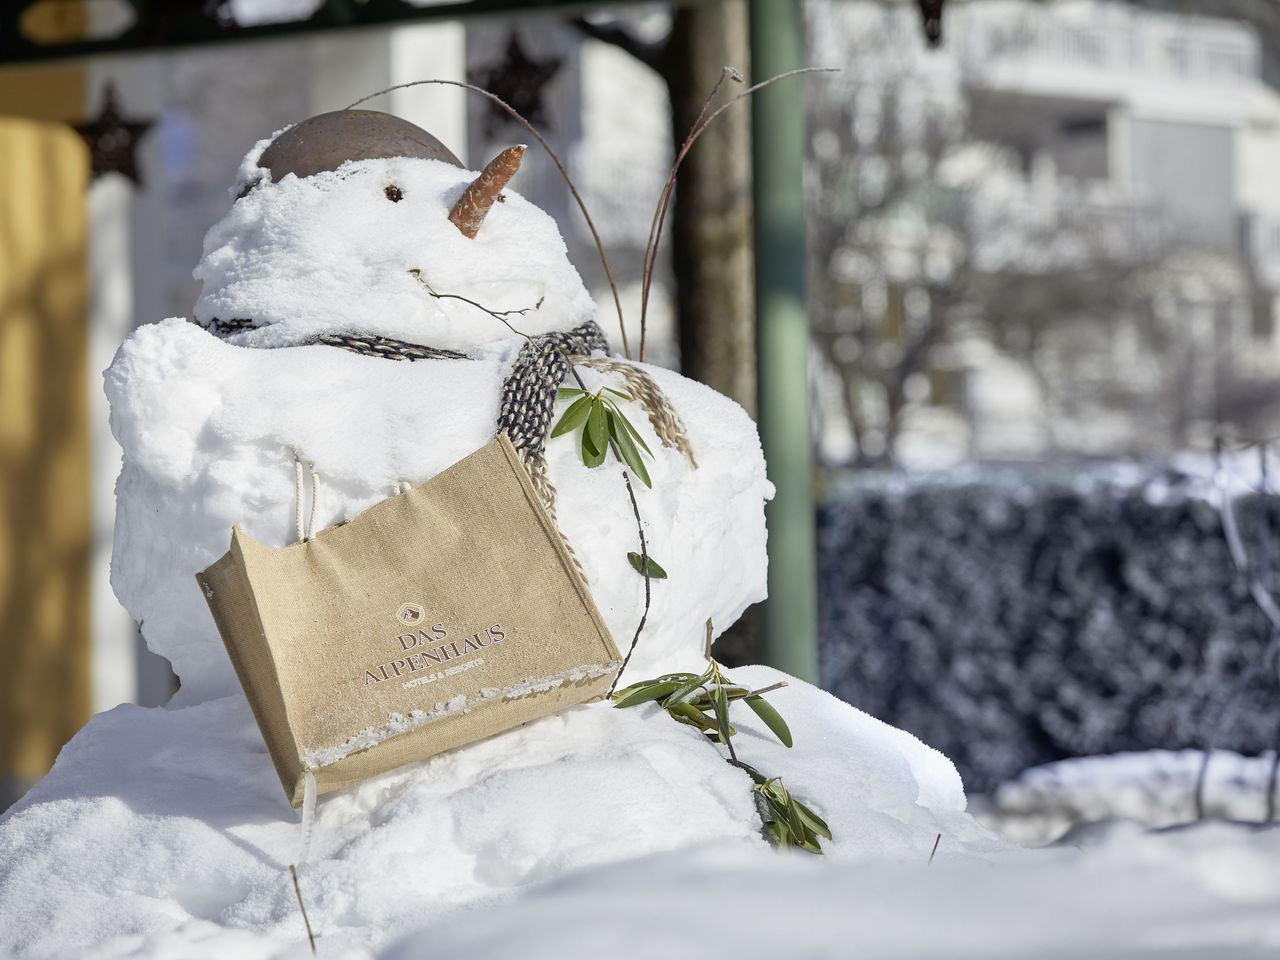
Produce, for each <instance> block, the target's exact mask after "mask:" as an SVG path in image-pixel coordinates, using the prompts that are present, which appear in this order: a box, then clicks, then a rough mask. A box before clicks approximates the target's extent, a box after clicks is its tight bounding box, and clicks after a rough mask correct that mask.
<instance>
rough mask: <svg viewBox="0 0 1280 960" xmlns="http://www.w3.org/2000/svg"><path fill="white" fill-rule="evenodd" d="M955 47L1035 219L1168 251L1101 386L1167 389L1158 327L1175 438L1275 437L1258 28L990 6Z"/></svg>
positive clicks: (976, 104) (1272, 200)
mask: <svg viewBox="0 0 1280 960" xmlns="http://www.w3.org/2000/svg"><path fill="white" fill-rule="evenodd" d="M954 40H955V42H954V50H955V55H956V56H957V57H958V58H959V59H960V60H961V62H962V64H964V65H965V67H966V74H967V75H968V76H970V77H972V78H973V88H972V91H973V92H972V96H973V107H972V110H973V116H974V117H975V119H976V121H977V125H978V129H979V132H980V133H981V134H982V135H985V136H988V137H990V138H991V139H992V140H993V141H995V142H998V143H1004V144H1007V145H1009V146H1011V147H1012V148H1014V149H1016V150H1017V151H1019V153H1020V155H1021V158H1022V163H1023V169H1024V171H1025V173H1026V180H1025V181H1024V183H1025V191H1024V195H1023V196H1022V197H1019V198H1016V199H1015V200H1014V201H1013V202H1015V203H1020V204H1022V205H1023V206H1024V214H1025V215H1027V216H1030V217H1037V216H1048V217H1051V218H1057V219H1059V220H1065V219H1067V218H1072V217H1074V218H1077V219H1085V218H1088V219H1092V220H1093V221H1095V222H1096V224H1097V226H1096V228H1095V229H1096V230H1097V231H1098V232H1099V233H1101V232H1103V231H1105V230H1106V229H1107V228H1108V227H1117V228H1118V229H1119V230H1120V235H1121V237H1123V239H1124V242H1125V243H1126V244H1127V245H1129V246H1130V247H1131V250H1132V248H1142V247H1144V246H1145V247H1147V248H1151V247H1153V246H1155V247H1157V248H1158V249H1157V251H1156V252H1157V253H1158V255H1159V258H1160V260H1161V261H1162V262H1161V265H1160V269H1159V279H1158V281H1156V282H1157V284H1158V286H1157V287H1156V288H1155V289H1153V292H1152V296H1151V299H1150V302H1149V306H1150V313H1149V314H1147V315H1142V314H1137V315H1132V316H1128V317H1122V318H1118V320H1117V323H1116V324H1115V325H1114V327H1113V329H1112V335H1111V338H1110V342H1109V344H1108V347H1109V349H1108V354H1109V357H1108V360H1109V363H1099V364H1097V368H1098V369H1097V370H1096V374H1097V376H1098V379H1099V381H1100V382H1098V383H1095V384H1093V385H1091V386H1092V388H1093V389H1095V390H1102V391H1104V392H1106V391H1108V390H1112V391H1114V392H1116V393H1118V394H1120V395H1124V394H1129V395H1131V396H1132V397H1134V398H1137V397H1141V396H1143V395H1149V394H1152V393H1160V392H1161V387H1162V384H1161V382H1160V379H1161V378H1162V377H1163V376H1165V375H1167V373H1168V370H1156V369H1148V367H1150V366H1151V360H1152V357H1151V352H1150V351H1149V350H1147V349H1145V347H1146V345H1147V342H1148V341H1149V340H1150V339H1151V336H1150V334H1149V333H1148V332H1146V331H1143V330H1141V329H1139V328H1140V327H1141V326H1142V325H1144V324H1149V325H1153V326H1159V327H1160V328H1162V331H1163V333H1164V335H1165V336H1166V337H1167V338H1169V339H1171V340H1172V343H1170V344H1169V345H1168V347H1167V350H1168V354H1169V356H1167V357H1166V358H1165V359H1166V362H1169V361H1172V362H1173V363H1174V364H1176V366H1177V370H1176V382H1177V384H1178V389H1177V391H1176V392H1175V394H1174V395H1173V396H1170V397H1169V398H1168V401H1169V404H1170V407H1169V413H1170V416H1171V418H1173V419H1174V421H1175V422H1174V423H1172V424H1171V425H1170V439H1171V440H1173V441H1174V442H1179V441H1181V442H1182V443H1193V444H1206V443H1207V442H1208V440H1209V438H1210V437H1211V435H1212V432H1213V430H1214V429H1215V428H1216V427H1217V426H1218V425H1220V424H1222V423H1223V422H1224V421H1228V422H1232V423H1234V424H1235V425H1236V426H1238V427H1240V428H1242V429H1244V430H1253V431H1254V432H1255V434H1257V432H1258V431H1260V430H1264V429H1265V427H1266V424H1267V422H1270V423H1272V424H1274V423H1275V422H1276V419H1277V418H1278V417H1280V405H1277V404H1276V403H1274V402H1267V399H1268V398H1267V395H1268V394H1274V393H1275V387H1276V384H1277V382H1280V336H1277V330H1276V322H1275V315H1276V299H1277V293H1280V176H1277V171H1280V93H1278V92H1277V91H1276V90H1274V89H1273V88H1271V87H1270V86H1268V85H1267V84H1266V83H1264V81H1263V74H1262V54H1261V49H1260V44H1259V38H1258V36H1257V34H1256V31H1255V30H1254V29H1253V28H1252V27H1250V26H1248V25H1246V24H1243V23H1236V22H1232V21H1227V20H1217V19H1209V18H1201V17H1187V16H1174V15H1169V14H1160V13H1153V12H1150V11H1143V10H1137V9H1133V8H1131V7H1128V6H1122V5H1119V4H1114V3H1101V2H1081V3H1069V4H1063V5H1057V6H1053V7H1052V8H1049V7H1039V8H1036V9H1028V8H1026V7H1025V6H1022V5H1019V6H1016V7H1015V6H1011V5H1008V4H991V5H970V6H967V7H965V8H964V9H963V10H962V11H961V13H960V15H958V16H957V17H956V22H955V32H954ZM1130 252H1131V251H1130ZM1124 253H1125V251H1123V250H1121V251H1120V252H1119V253H1118V254H1117V255H1119V256H1123V255H1124ZM1072 372H1073V373H1074V374H1075V375H1076V376H1079V375H1080V371H1079V369H1078V368H1073V369H1072ZM1061 375H1071V374H1070V373H1068V372H1067V371H1065V370H1064V371H1063V372H1062V374H1061ZM1108 380H1109V381H1111V383H1107V382H1106V381H1108ZM989 392H990V391H989V390H988V393H989ZM1138 428H1139V427H1137V426H1136V425H1134V424H1123V423H1119V424H1115V425H1114V426H1111V425H1108V426H1107V427H1105V428H1104V429H1107V430H1111V429H1115V430H1118V431H1122V432H1123V431H1131V430H1133V429H1138ZM1108 439H1110V438H1106V437H1102V436H1100V437H1098V438H1097V440H1096V441H1095V442H1097V443H1098V444H1099V445H1100V446H1103V447H1104V448H1105V444H1106V442H1107V440H1108ZM1117 439H1118V438H1117ZM1079 442H1080V443H1081V444H1082V445H1083V446H1084V447H1085V448H1086V449H1087V448H1088V446H1089V445H1090V440H1089V438H1087V437H1080V440H1079ZM980 444H981V441H979V445H980Z"/></svg>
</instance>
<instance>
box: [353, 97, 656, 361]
mask: <svg viewBox="0 0 1280 960" xmlns="http://www.w3.org/2000/svg"><path fill="white" fill-rule="evenodd" d="M428 84H436V85H439V86H446V87H460V88H461V89H463V90H470V91H471V92H472V93H478V94H480V96H482V97H487V98H488V99H489V100H490V102H492V103H496V104H497V105H498V106H499V107H500V108H502V109H503V110H505V111H506V113H507V115H508V116H510V117H511V119H513V120H515V121H516V123H518V124H520V125H521V126H522V127H524V128H525V129H526V130H528V131H529V133H530V135H531V136H532V137H533V138H534V139H535V140H537V141H538V143H539V145H540V146H541V147H542V149H543V150H545V151H547V156H549V157H550V158H551V162H552V163H554V164H555V165H556V169H557V170H559V171H560V176H561V177H562V178H564V182H565V184H566V185H567V186H568V187H569V193H571V194H572V195H573V199H574V201H575V202H576V203H577V204H578V209H579V210H581V211H582V217H583V219H584V220H586V221H587V229H589V230H590V231H591V239H592V240H594V241H595V245H596V252H597V253H599V254H600V263H601V265H602V266H603V267H604V275H605V277H606V278H607V279H608V281H609V289H610V291H612V293H613V305H614V307H615V308H616V309H617V311H618V329H619V331H621V333H622V352H623V353H624V354H625V355H626V357H627V359H628V360H630V359H631V344H630V342H629V341H628V339H627V325H626V322H625V321H624V320H623V319H622V298H621V296H619V294H618V284H617V282H616V281H615V280H614V279H613V269H612V268H611V267H610V266H609V258H608V257H607V256H606V255H605V252H604V242H603V241H602V240H601V239H600V232H599V231H598V230H597V229H596V224H595V221H594V220H592V219H591V214H590V213H588V212H587V204H586V201H585V200H583V199H582V194H580V193H578V188H577V187H576V186H575V185H574V183H573V178H572V177H570V176H569V171H568V170H566V169H565V165H564V163H563V162H562V161H561V160H560V156H559V155H558V154H557V153H556V152H555V151H554V150H552V149H551V144H549V143H547V141H546V139H545V138H544V137H543V136H542V134H541V133H539V132H538V129H537V128H536V127H535V126H534V125H533V124H532V123H530V122H529V121H528V120H526V119H525V118H524V117H523V116H521V114H520V112H519V111H518V110H516V108H515V107H513V106H511V104H509V103H507V101H505V100H503V99H502V98H501V97H499V96H498V95H497V94H496V93H490V92H489V91H488V90H486V89H485V88H484V87H478V86H476V85H475V84H474V83H463V82H462V81H461V80H412V81H410V82H409V83H397V84H396V85H395V86H393V87H387V88H386V89H385V90H379V91H378V92H377V93H371V94H369V95H368V96H367V97H361V98H360V99H359V100H357V101H356V102H355V103H353V104H351V105H350V106H348V107H346V108H345V109H347V110H351V109H353V108H355V107H358V106H360V104H362V103H365V102H367V101H369V100H372V99H374V98H375V97H381V96H382V95H383V94H387V93H391V92H392V91H394V90H403V89H405V88H406V87H420V86H426V85H428Z"/></svg>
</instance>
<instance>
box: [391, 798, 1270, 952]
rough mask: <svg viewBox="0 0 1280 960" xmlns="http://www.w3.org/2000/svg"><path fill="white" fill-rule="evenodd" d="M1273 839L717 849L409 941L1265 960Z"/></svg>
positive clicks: (1231, 832)
mask: <svg viewBox="0 0 1280 960" xmlns="http://www.w3.org/2000/svg"><path fill="white" fill-rule="evenodd" d="M1278 857H1280V828H1276V827H1272V828H1270V829H1259V828H1254V827H1250V826H1248V825H1239V824H1226V823H1209V824H1204V825H1202V826H1198V827H1195V828H1191V829H1185V830H1177V831H1170V832H1164V833H1151V832H1146V831H1144V830H1143V829H1142V828H1140V827H1137V826H1135V825H1133V824H1126V823H1113V824H1107V825H1103V826H1099V827H1098V828H1096V829H1095V830H1093V831H1090V832H1089V833H1087V834H1084V833H1082V834H1081V835H1080V836H1079V837H1077V838H1076V840H1075V845H1071V846H1064V847H1061V848H1056V849H1053V850H1045V851H1035V852H1025V851H1021V852H1018V853H1016V854H1009V855H1006V856H1001V857H998V858H990V859H976V858H973V857H965V856H959V855H955V854H953V853H951V852H949V851H948V850H947V848H946V846H943V847H941V848H940V849H939V853H938V856H937V858H936V859H935V861H934V862H933V863H932V864H928V863H927V858H926V859H925V860H906V859H904V860H902V861H900V862H897V863H888V862H883V861H881V862H877V863H845V862H831V861H827V862H822V861H818V860H816V859H814V858H810V859H804V858H802V857H799V856H792V857H776V856H769V855H767V854H761V853H759V852H757V851H751V850H746V849H743V848H740V847H736V848H735V847H729V846H727V845H722V844H720V845H708V846H707V847H704V848H702V849H699V850H696V851H683V852H680V853H675V854H662V855H657V856H654V857H651V858H649V859H647V860H644V861H641V862H639V863H627V864H620V865H615V866H610V867H604V868H600V869H597V870H593V871H589V872H584V873H579V874H575V875H574V876H572V877H570V878H567V879H566V880H564V881H562V882H559V883H557V884H554V885H551V886H548V887H546V888H544V889H542V890H539V891H537V892H535V893H534V894H532V895H531V896H528V897H525V898H523V899H521V900H519V901H517V902H515V903H513V904H511V905H510V906H507V907H504V908H502V909H497V910H489V911H485V913H484V914H483V915H482V916H476V915H465V916H462V917H458V918H456V919H455V920H453V921H451V922H449V923H446V924H443V925H438V926H433V927H431V928H429V929H426V930H423V931H422V932H420V933H418V934H416V935H414V936H411V937H408V938H406V939H405V940H403V941H402V942H401V943H399V944H398V945H397V946H396V947H394V948H393V949H391V950H388V951H386V952H384V953H383V954H382V958H383V960H411V958H417V957H422V956H425V955H428V954H430V955H431V956H446V957H511V956H519V957H521V958H522V960H560V958H563V957H574V956H588V955H590V954H591V953H593V952H595V951H607V954H608V955H609V956H610V957H620V958H632V957H634V958H643V957H662V956H668V957H683V956H702V955H703V954H704V953H705V954H706V955H710V956H718V957H734V958H760V960H766V958H768V960H776V958H781V957H785V958H802V960H809V958H815V960H816V958H835V957H864V958H902V960H923V958H943V957H950V958H973V960H977V958H982V960H994V958H1009V960H1015V958H1016V960H1025V958H1029V957H1035V958H1040V960H1045V958H1068V957H1070V958H1079V960H1093V958H1099V957H1106V958H1115V957H1179V958H1191V957H1202V958H1205V960H1211V958H1212V960H1218V958H1232V957H1259V958H1261V957H1274V956H1275V955H1276V952H1277V951H1280V909H1278V908H1277V904H1280V870H1277V869H1276V862H1277V858H1278Z"/></svg>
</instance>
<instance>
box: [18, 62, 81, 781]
mask: <svg viewBox="0 0 1280 960" xmlns="http://www.w3.org/2000/svg"><path fill="white" fill-rule="evenodd" d="M32 73H36V71H32ZM40 73H42V74H43V75H44V76H45V77H49V76H54V75H55V74H54V73H53V72H49V71H41V72H40ZM66 73H70V74H72V76H73V77H74V78H75V80H76V81H77V83H75V84H73V83H70V82H63V81H59V83H56V84H54V85H53V88H52V89H51V88H50V87H48V86H45V87H43V88H42V89H43V92H42V93H41V94H40V97H41V99H40V103H39V104H38V109H36V106H37V105H36V104H35V103H34V101H33V102H31V103H28V104H27V106H28V107H30V108H31V109H29V110H27V111H24V112H28V113H35V114H37V115H54V116H64V117H77V116H79V115H80V114H81V113H82V110H83V80H82V75H81V74H80V73H79V71H66ZM37 86H38V85H36V86H33V83H32V81H31V78H30V77H29V76H21V77H20V76H18V75H17V74H15V73H5V74H0V109H3V108H5V107H8V108H10V109H13V108H14V106H15V104H16V103H20V102H21V101H22V100H23V99H24V97H25V92H26V91H30V90H32V89H36V88H37ZM73 97H79V99H80V101H81V102H80V103H79V104H76V103H72V102H68V101H69V100H70V99H71V98H73ZM87 175H88V153H87V150H86V149H85V147H84V145H83V143H82V141H81V140H80V138H79V137H78V136H77V135H76V134H75V132H74V131H72V130H71V129H70V128H69V127H67V126H65V125H63V124H57V123H46V122H39V121H34V120H29V119H19V118H15V117H12V116H0V664H3V668H2V669H0V777H16V778H17V779H18V780H19V781H25V782H31V781H33V780H35V779H37V778H38V777H40V776H41V775H43V774H44V772H45V771H46V770H47V769H48V767H49V765H50V764H51V763H52V762H53V759H54V757H55V756H56V755H57V752H58V750H59V749H60V748H61V746H62V744H63V743H65V742H66V740H67V739H68V738H69V737H70V736H71V735H72V734H73V733H75V731H76V730H78V729H79V728H80V726H81V724H83V723H84V721H85V720H86V719H87V718H88V716H89V710H90V677H89V664H90V656H89V641H90V637H89V630H90V627H89V557H90V526H89V522H90V516H89V476H90V459H89V458H90V452H89V425H88V415H87V413H88V411H87V398H86V389H87V386H86V384H87V374H86V364H87V362H88V358H87V347H88V343H87V322H86V316H87V289H86V288H87V263H86V255H87V250H86V247H87V207H86V202H85V191H86V178H87Z"/></svg>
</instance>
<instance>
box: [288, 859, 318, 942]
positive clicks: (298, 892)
mask: <svg viewBox="0 0 1280 960" xmlns="http://www.w3.org/2000/svg"><path fill="white" fill-rule="evenodd" d="M289 872H290V873H291V874H293V892H294V895H295V896H296V897H297V898H298V909H299V910H301V911H302V922H303V923H304V924H306V927H307V940H308V942H310V944H311V955H312V956H315V953H316V937H315V934H314V933H312V932H311V918H310V917H308V916H307V905H306V904H305V903H303V901H302V884H301V883H300V882H299V881H298V868H297V867H296V866H294V865H293V864H292V863H291V864H289Z"/></svg>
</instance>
